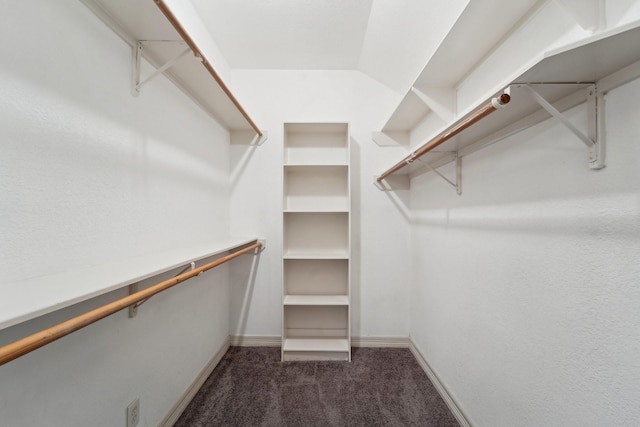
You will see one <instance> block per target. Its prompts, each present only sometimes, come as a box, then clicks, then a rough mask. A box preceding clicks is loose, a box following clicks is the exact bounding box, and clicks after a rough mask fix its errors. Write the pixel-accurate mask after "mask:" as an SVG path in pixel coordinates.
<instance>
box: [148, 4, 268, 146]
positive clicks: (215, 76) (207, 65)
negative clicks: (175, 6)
mask: <svg viewBox="0 0 640 427" xmlns="http://www.w3.org/2000/svg"><path fill="white" fill-rule="evenodd" d="M154 2H155V3H156V5H157V6H158V7H159V8H160V10H161V11H162V13H163V14H164V16H165V17H166V18H167V20H168V21H169V22H170V23H171V25H173V28H175V29H176V31H177V32H178V34H180V37H182V40H184V41H185V42H186V43H187V45H189V47H190V48H191V50H192V51H193V54H194V55H195V56H196V57H198V58H199V59H200V60H201V61H202V64H203V65H204V66H205V68H206V69H207V71H209V74H211V77H213V79H214V80H215V81H216V82H218V85H219V86H220V88H222V90H223V91H224V93H226V94H227V96H228V97H229V99H230V100H231V102H233V105H235V106H236V108H237V109H238V111H240V114H242V115H243V116H244V118H245V119H246V120H247V122H249V125H251V127H252V128H253V130H255V131H256V133H257V134H258V136H262V131H261V130H260V128H259V127H258V125H256V124H255V123H254V122H253V120H252V119H251V117H249V114H248V113H247V112H246V111H245V109H244V108H242V105H240V102H239V101H238V100H237V99H236V97H235V96H233V93H232V92H231V90H229V88H228V87H227V85H226V84H225V83H224V81H223V80H222V77H220V75H219V74H218V72H217V71H216V70H215V68H213V66H212V65H211V64H210V63H209V61H207V59H206V58H205V57H204V55H203V54H202V52H201V51H200V49H198V45H197V44H196V43H195V42H194V41H193V39H192V38H191V36H189V34H188V33H187V32H186V31H185V29H184V27H183V26H182V24H180V22H179V21H178V20H177V19H176V17H175V15H174V14H173V12H171V10H170V9H169V8H168V7H167V5H166V4H165V2H164V0H154Z"/></svg>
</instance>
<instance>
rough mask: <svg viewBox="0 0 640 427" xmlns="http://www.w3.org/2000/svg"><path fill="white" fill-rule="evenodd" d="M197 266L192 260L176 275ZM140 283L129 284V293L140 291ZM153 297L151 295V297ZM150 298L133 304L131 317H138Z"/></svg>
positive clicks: (130, 307)
mask: <svg viewBox="0 0 640 427" xmlns="http://www.w3.org/2000/svg"><path fill="white" fill-rule="evenodd" d="M195 268H196V263H195V262H193V261H192V262H190V263H189V265H188V266H187V267H185V268H184V269H183V270H182V271H180V273H178V274H176V275H175V276H174V277H177V276H179V275H181V274H183V273H186V272H187V271H192V270H195ZM201 274H202V272H200V273H198V274H197V276H199V275H201ZM138 290H139V289H138V284H137V283H133V284H131V285H129V295H132V294H135V293H136V292H138ZM149 298H151V297H149ZM149 298H146V299H143V300H142V301H140V302H137V303H135V304H133V305H130V306H129V317H136V316H137V315H138V308H139V307H140V306H141V305H142V304H144V303H145V302H147V301H149Z"/></svg>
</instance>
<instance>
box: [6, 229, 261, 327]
mask: <svg viewBox="0 0 640 427" xmlns="http://www.w3.org/2000/svg"><path fill="white" fill-rule="evenodd" d="M255 241H256V239H255V238H253V239H247V238H225V239H219V240H216V241H214V242H210V243H200V244H193V245H190V246H184V247H176V248H174V249H172V250H170V251H165V252H159V253H154V254H149V255H144V256H138V257H131V258H127V259H124V260H121V261H119V262H113V263H108V264H100V265H85V266H79V267H78V268H76V269H73V270H68V271H62V272H59V273H55V274H51V275H46V276H40V277H33V278H28V279H25V280H20V281H16V282H11V283H6V284H2V285H0V329H4V328H8V327H10V326H13V325H16V324H18V323H22V322H25V321H27V320H30V319H34V318H36V317H39V316H42V315H45V314H47V313H51V312H54V311H56V310H60V309H62V308H65V307H68V306H71V305H73V304H77V303H79V302H82V301H86V300H88V299H91V298H94V297H97V296H99V295H103V294H106V293H108V292H111V291H114V290H116V289H120V288H122V287H125V286H128V285H130V284H132V283H136V282H139V281H141V280H144V279H148V278H150V277H153V276H156V275H158V274H161V273H164V272H167V271H169V270H172V269H174V268H177V267H181V266H185V265H189V263H191V262H196V261H199V260H202V259H205V258H208V257H212V256H215V255H219V254H222V253H224V252H227V251H229V250H231V249H233V248H236V247H239V246H244V245H246V244H249V243H253V242H255Z"/></svg>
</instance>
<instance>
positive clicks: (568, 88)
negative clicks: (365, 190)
mask: <svg viewBox="0 0 640 427" xmlns="http://www.w3.org/2000/svg"><path fill="white" fill-rule="evenodd" d="M639 41H640V22H634V23H632V24H629V25H626V26H623V27H620V28H617V29H615V30H611V31H607V32H603V33H601V34H598V35H596V36H593V37H590V38H587V39H585V40H582V41H580V42H578V43H573V44H571V45H568V46H565V47H563V48H560V49H555V50H553V51H550V52H547V53H546V54H544V55H542V56H541V57H540V58H538V59H535V60H534V61H532V63H531V65H530V66H529V67H527V69H526V70H524V71H522V72H521V73H519V74H518V75H517V76H515V77H514V78H513V79H510V81H509V82H508V83H507V84H506V86H511V88H512V89H511V102H510V103H509V104H508V105H507V106H506V107H505V108H503V109H499V110H497V111H495V112H494V113H492V114H490V115H489V116H487V117H486V118H484V119H483V120H481V121H479V122H477V123H476V124H474V125H473V126H471V127H470V128H469V129H467V130H465V131H463V132H461V133H460V134H458V135H457V136H456V137H454V138H451V139H450V140H449V141H447V142H445V143H444V144H442V145H440V146H439V147H438V148H437V149H436V150H433V151H431V152H429V153H427V154H425V155H424V156H422V157H421V159H422V160H423V161H424V162H427V163H429V164H431V165H432V166H434V167H438V166H441V165H442V164H444V163H448V162H449V161H451V157H450V154H448V153H451V152H454V151H458V152H462V153H463V154H468V153H466V152H465V149H467V150H468V147H471V146H473V145H474V144H476V143H478V141H482V140H483V139H485V138H488V137H490V136H491V135H498V134H499V133H500V132H501V131H502V130H508V129H509V127H510V126H511V125H512V124H514V123H516V122H518V121H519V120H524V119H525V118H526V117H529V116H531V115H533V114H538V113H539V112H540V111H542V110H541V108H540V106H539V105H538V104H537V103H535V101H533V100H532V99H531V97H530V96H529V95H528V94H526V93H524V89H523V88H522V87H520V86H521V85H522V84H526V83H531V84H536V86H535V90H536V91H537V92H538V93H540V94H541V95H542V96H543V97H544V98H545V99H546V100H547V101H549V102H550V103H552V104H553V103H555V102H557V101H558V100H561V99H563V98H565V97H569V96H570V95H572V94H575V93H576V92H577V91H579V90H582V91H583V94H584V96H583V97H576V99H577V101H575V102H572V104H570V105H577V104H578V103H580V102H583V101H585V100H586V88H587V87H588V86H589V84H590V83H595V82H597V81H598V80H600V79H603V78H604V77H607V76H608V75H611V74H612V73H614V72H616V71H618V70H620V69H622V68H624V67H626V66H628V65H631V64H633V63H635V62H637V61H638V60H640V47H639V46H640V42H639ZM563 82H564V83H566V84H562V83H563ZM544 83H547V84H544ZM501 92H502V90H500V91H499V92H497V93H501ZM497 93H496V94H497ZM492 97H493V96H492ZM490 99H491V97H490V98H488V99H483V100H482V101H481V102H479V103H478V104H476V106H474V107H473V108H472V109H470V110H469V111H468V112H466V113H465V114H464V115H463V116H461V117H460V118H458V120H457V121H456V123H459V122H462V121H464V120H465V119H466V118H467V117H469V116H470V115H471V114H473V112H475V111H476V110H477V109H479V108H480V107H481V106H483V105H485V104H486V103H487V102H489V101H490ZM542 117H543V118H547V117H550V116H548V115H546V114H543V115H542ZM454 125H455V123H450V124H448V126H447V127H446V128H443V129H441V130H439V131H438V132H437V133H436V134H435V135H438V134H440V133H442V132H445V131H446V130H447V129H449V128H451V127H453V126H454ZM435 135H434V136H435ZM428 142H429V141H427V142H425V144H423V145H422V146H424V145H426V144H427V143H428ZM420 148H421V146H420V147H417V148H416V149H414V150H413V151H417V150H419V149H420ZM446 159H448V160H446ZM398 160H400V159H398ZM443 162H444V163H443ZM395 163H397V161H396V162H395ZM395 163H394V164H395ZM390 166H391V165H390ZM425 170H429V169H428V168H427V167H426V166H424V165H423V164H422V165H421V162H420V161H415V162H413V163H412V164H411V165H410V166H408V167H404V168H403V169H401V170H400V171H398V172H396V174H398V175H403V174H410V175H414V174H416V173H418V172H423V171H425Z"/></svg>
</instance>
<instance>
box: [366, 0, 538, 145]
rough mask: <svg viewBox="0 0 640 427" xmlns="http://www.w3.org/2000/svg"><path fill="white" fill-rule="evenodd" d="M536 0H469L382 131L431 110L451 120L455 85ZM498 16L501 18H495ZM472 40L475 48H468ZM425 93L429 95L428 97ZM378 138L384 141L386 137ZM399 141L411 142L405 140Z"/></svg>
mask: <svg viewBox="0 0 640 427" xmlns="http://www.w3.org/2000/svg"><path fill="white" fill-rule="evenodd" d="M537 2H539V0H519V1H512V0H497V1H492V2H491V5H488V4H487V3H486V2H484V1H470V2H469V3H468V4H467V6H466V7H465V9H464V10H463V11H462V13H461V14H460V16H459V17H458V19H457V20H456V22H455V24H454V26H453V27H452V28H451V30H450V31H449V33H448V34H447V36H446V37H445V38H444V40H443V41H442V43H440V45H439V46H438V49H437V50H436V52H435V53H434V54H433V56H432V57H431V58H430V59H429V61H428V62H427V64H426V65H425V67H424V68H423V69H422V72H421V73H420V74H419V75H418V77H417V78H416V80H415V82H414V84H413V86H412V88H411V90H409V91H408V92H407V94H406V95H405V97H404V98H403V99H402V101H401V102H400V104H399V105H398V107H397V108H396V110H395V111H394V112H393V114H392V115H391V117H390V118H389V120H388V121H387V122H386V124H385V125H384V126H383V128H382V132H385V133H389V134H392V135H393V134H395V133H398V132H406V131H407V130H409V129H412V128H413V127H415V126H416V125H417V124H418V123H419V122H420V121H421V120H422V119H423V118H424V117H425V116H426V115H427V114H428V113H429V112H432V111H433V112H434V113H435V114H436V115H438V116H439V117H441V118H442V119H443V120H445V121H451V120H452V119H453V118H454V117H453V116H454V106H455V89H454V88H455V87H456V85H457V84H458V83H459V82H460V81H461V80H462V79H463V78H464V77H465V75H466V74H467V73H468V72H469V70H471V69H473V67H474V66H475V65H477V64H478V63H479V62H480V61H481V60H482V59H483V57H484V56H485V55H486V54H487V53H488V52H489V51H490V50H491V48H492V47H493V46H495V45H496V44H498V43H499V42H500V40H501V39H502V38H503V37H504V35H505V34H507V33H508V32H509V30H510V29H511V26H512V25H513V23H514V22H517V21H519V20H520V19H522V17H523V16H525V15H526V14H527V13H528V12H529V11H530V10H531V9H532V7H533V6H534V5H535V4H536V3H537ZM497 16H499V17H500V18H499V19H496V17H497ZM471 40H472V41H473V49H469V42H470V41H471ZM426 93H428V98H429V99H425V96H424V94H426ZM425 101H426V102H425ZM394 137H396V138H398V137H397V136H396V135H394ZM400 138H401V137H400ZM376 142H379V143H380V145H385V143H384V142H383V141H376ZM397 142H399V143H400V144H408V141H406V140H405V141H397ZM392 145H396V143H393V144H392Z"/></svg>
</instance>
